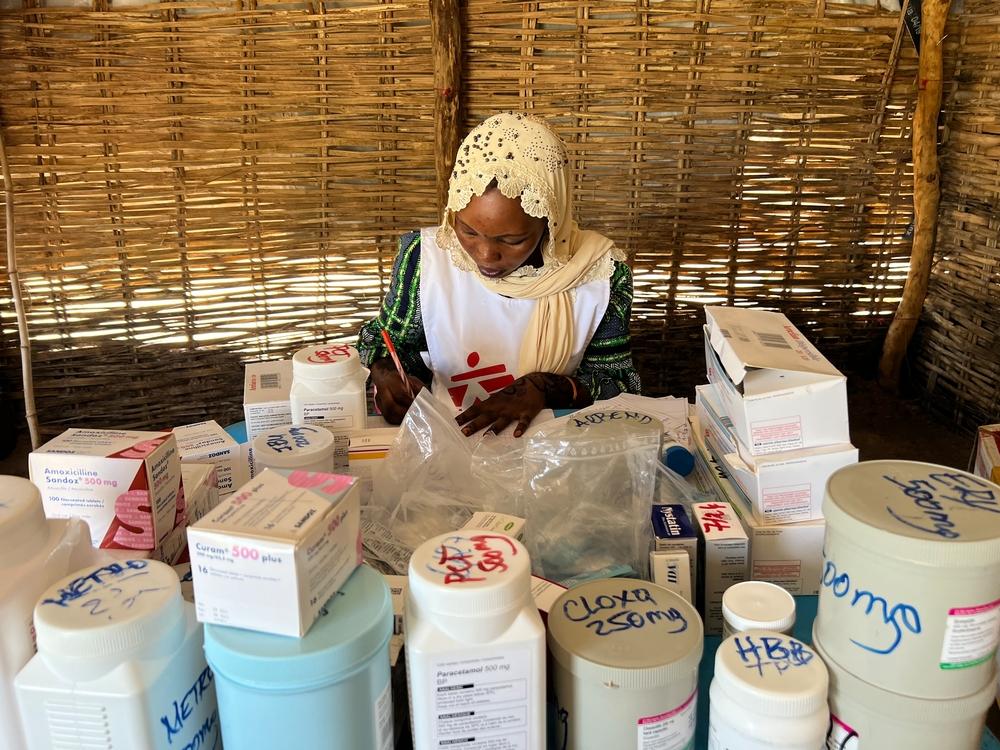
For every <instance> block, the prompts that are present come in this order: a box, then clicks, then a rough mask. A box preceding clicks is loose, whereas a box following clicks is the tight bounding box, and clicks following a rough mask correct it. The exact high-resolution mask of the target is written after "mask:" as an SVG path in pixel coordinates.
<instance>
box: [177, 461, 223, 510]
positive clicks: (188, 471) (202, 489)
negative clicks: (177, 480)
mask: <svg viewBox="0 0 1000 750" xmlns="http://www.w3.org/2000/svg"><path fill="white" fill-rule="evenodd" d="M181 478H182V479H183V484H184V516H185V520H186V525H188V526H191V525H192V524H195V523H198V521H200V520H201V519H202V518H204V517H205V516H207V515H208V514H209V513H211V512H212V511H213V510H214V509H215V506H217V505H218V504H219V488H218V484H217V483H218V470H217V469H216V467H215V465H214V464H194V463H185V464H181Z"/></svg>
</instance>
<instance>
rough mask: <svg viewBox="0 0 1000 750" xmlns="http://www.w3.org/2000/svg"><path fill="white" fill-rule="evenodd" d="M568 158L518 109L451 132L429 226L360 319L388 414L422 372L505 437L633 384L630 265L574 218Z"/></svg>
mask: <svg viewBox="0 0 1000 750" xmlns="http://www.w3.org/2000/svg"><path fill="white" fill-rule="evenodd" d="M568 164H569V159H568V157H567V153H566V147H565V144H563V142H562V141H561V140H560V139H559V137H558V136H557V135H556V134H555V133H553V132H552V131H551V130H549V128H548V127H547V126H546V125H545V124H544V123H542V122H541V121H539V120H537V119H535V118H533V117H530V116H528V115H524V114H515V113H504V114H499V115H494V116H493V117H491V118H489V119H488V120H486V121H485V122H483V123H482V124H481V125H479V126H478V127H476V128H475V129H474V130H473V131H472V132H471V133H469V135H468V136H467V137H466V138H465V140H464V141H463V142H462V145H461V146H460V147H459V152H458V156H457V158H456V161H455V169H454V170H453V171H452V173H451V180H450V183H449V189H448V205H447V208H446V209H445V212H444V219H443V221H442V222H441V225H440V226H439V227H434V228H430V229H424V230H422V231H420V232H414V233H412V234H409V235H406V236H405V237H403V238H402V240H401V241H400V245H399V255H398V257H397V258H396V262H395V264H394V267H393V272H392V279H391V281H390V285H389V290H388V292H387V294H386V297H385V300H384V302H383V304H382V310H381V312H380V314H379V316H378V317H377V318H375V319H374V320H371V321H369V322H368V323H366V324H365V325H364V326H363V327H362V329H361V334H360V339H359V346H358V348H359V351H360V352H361V357H362V359H363V360H364V362H365V364H366V365H367V366H369V367H370V368H371V371H372V380H373V382H374V384H375V388H376V404H377V405H378V407H379V409H380V410H381V412H382V414H383V416H385V418H386V419H387V420H388V421H389V422H392V423H393V424H398V423H399V422H400V421H402V419H403V416H404V415H405V413H406V410H407V409H408V408H409V406H410V404H411V403H412V401H413V396H411V395H410V394H411V393H412V394H414V395H415V394H416V393H417V391H419V390H420V388H421V387H425V386H426V384H430V385H431V388H432V390H433V392H434V393H435V394H436V395H438V396H440V397H442V398H445V399H447V400H449V401H451V402H452V403H453V404H454V405H455V407H456V408H457V409H458V410H459V411H460V412H461V413H460V414H459V415H458V417H457V421H458V423H459V424H460V425H464V427H463V432H464V433H465V434H466V435H471V434H473V433H475V432H478V431H479V430H482V429H484V428H489V429H490V430H492V431H494V432H501V431H502V430H504V429H505V428H507V427H508V426H509V425H510V424H511V423H514V422H516V423H517V424H516V428H515V430H514V435H515V437H519V436H521V435H522V434H524V431H525V430H526V429H527V427H528V425H529V424H530V422H531V420H532V419H534V417H535V416H536V415H537V414H538V413H539V412H540V411H541V410H542V409H544V408H546V407H548V408H580V407H583V406H587V405H589V404H591V403H592V402H593V401H594V400H595V399H604V398H611V397H613V396H615V395H617V394H619V393H621V392H623V391H627V392H630V393H638V392H639V377H638V374H637V373H636V371H635V368H634V366H633V364H632V353H631V348H630V343H629V333H628V321H629V316H630V314H631V308H632V275H631V272H630V271H629V268H628V266H627V265H625V263H624V262H623V259H624V257H623V255H622V253H621V252H620V251H619V250H617V249H616V248H615V247H614V243H612V241H611V240H609V239H608V238H607V237H604V236H603V235H600V234H598V233H597V232H591V231H585V230H581V229H580V228H579V227H578V226H577V224H576V222H575V221H574V220H573V211H572V209H573V206H572V199H571V190H572V186H571V182H570V173H569V168H568V166H567V165H568ZM383 330H385V331H387V332H388V333H389V335H390V337H391V339H392V341H393V343H394V345H395V347H396V350H397V352H398V354H399V357H400V360H401V362H402V364H403V367H404V369H405V370H406V372H407V377H408V379H409V383H408V385H409V388H407V384H404V383H403V381H402V379H401V378H400V376H399V374H398V372H397V370H396V368H395V366H394V365H393V362H392V360H391V359H389V357H388V356H387V355H388V352H387V350H386V347H385V344H384V343H383V339H382V331H383Z"/></svg>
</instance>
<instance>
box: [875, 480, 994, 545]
mask: <svg viewBox="0 0 1000 750" xmlns="http://www.w3.org/2000/svg"><path fill="white" fill-rule="evenodd" d="M883 479H885V480H886V481H887V482H890V483H892V484H894V485H896V486H897V487H899V488H900V489H901V490H902V492H903V494H904V495H906V497H908V498H909V499H910V500H911V501H912V502H913V505H914V510H915V511H916V512H917V515H915V516H911V515H910V514H900V513H898V512H897V511H896V509H894V508H892V507H890V506H888V505H887V506H886V511H887V512H888V513H889V515H890V516H892V517H893V518H895V519H896V520H897V521H899V522H900V523H902V524H903V525H905V526H907V527H909V528H911V529H916V530H917V531H921V532H923V533H925V534H928V535H929V536H939V537H941V538H943V539H958V538H959V537H961V535H962V534H961V532H960V531H959V530H958V528H957V525H956V524H955V521H954V520H952V518H951V516H950V515H949V511H954V510H957V508H955V507H954V505H959V506H962V507H963V508H968V509H971V510H974V511H986V512H987V513H1000V498H998V497H997V494H996V488H995V487H994V486H993V485H992V484H991V483H990V482H987V481H986V480H983V479H979V478H978V477H974V476H972V475H971V474H963V473H959V472H950V471H942V472H935V473H933V474H928V475H927V477H926V478H924V479H903V480H900V479H897V478H895V477H891V476H889V475H884V476H883Z"/></svg>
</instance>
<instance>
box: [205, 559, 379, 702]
mask: <svg viewBox="0 0 1000 750" xmlns="http://www.w3.org/2000/svg"><path fill="white" fill-rule="evenodd" d="M392 623H393V615H392V595H391V593H390V592H389V586H388V584H387V583H386V582H385V578H384V577H383V576H382V574H381V573H378V572H377V571H375V570H373V569H372V568H370V567H368V566H367V565H361V566H360V567H359V568H358V569H357V570H356V571H354V573H353V574H352V575H351V577H350V578H349V579H348V581H347V583H346V584H344V587H343V588H342V589H341V590H340V591H339V592H337V593H336V594H334V595H333V596H332V597H330V600H329V601H328V602H327V603H326V604H325V605H324V607H323V609H322V610H320V616H319V618H318V619H317V620H316V622H315V623H314V624H313V626H312V628H310V629H309V632H308V633H306V635H305V636H304V637H302V638H289V637H287V636H282V635H270V634H268V633H256V632H254V631H251V630H241V629H239V628H229V627H224V626H222V625H206V626H205V655H206V657H207V658H208V663H209V666H211V667H212V670H213V671H215V672H218V673H219V674H221V675H223V676H224V677H226V678H228V679H230V680H232V681H233V682H237V683H239V684H242V685H245V686H247V687H251V688H256V689H259V690H286V689H290V688H304V687H312V686H316V685H321V684H329V683H332V682H336V681H337V679H338V677H339V676H340V675H343V674H344V673H347V672H351V671H353V670H354V669H357V668H358V667H360V666H362V665H363V664H364V663H365V662H366V661H368V660H369V659H370V658H372V656H374V654H375V653H376V652H377V651H378V650H379V649H380V648H387V647H388V642H389V637H390V636H391V635H392Z"/></svg>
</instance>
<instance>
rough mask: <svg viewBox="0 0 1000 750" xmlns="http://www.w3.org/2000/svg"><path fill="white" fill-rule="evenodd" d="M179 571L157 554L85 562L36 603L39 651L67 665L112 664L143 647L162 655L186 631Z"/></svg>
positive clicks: (87, 666) (103, 668)
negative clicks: (89, 565)
mask: <svg viewBox="0 0 1000 750" xmlns="http://www.w3.org/2000/svg"><path fill="white" fill-rule="evenodd" d="M183 616H184V609H183V599H182V598H181V584H180V580H179V579H178V578H177V574H176V573H174V571H173V570H172V569H171V568H170V566H169V565H165V564H163V563H161V562H157V561H156V560H123V561H121V562H113V563H109V564H107V565H102V566H99V567H94V568H84V569H83V570H79V571H77V572H76V573H74V574H72V575H70V576H67V577H66V578H63V579H62V580H61V581H59V582H58V583H55V584H53V585H52V586H50V587H49V588H48V589H47V590H46V591H45V593H44V594H42V596H41V598H40V599H39V602H38V604H37V605H36V606H35V631H36V633H37V637H38V652H39V653H40V654H43V655H44V656H45V657H46V658H47V659H49V660H50V661H52V660H54V661H55V662H56V663H58V664H59V665H61V666H63V667H65V668H66V669H70V670H71V669H73V668H74V667H79V668H82V669H86V670H87V671H90V669H93V668H98V669H100V670H106V669H111V668H114V667H115V666H117V665H118V664H120V663H121V662H122V661H124V660H125V659H128V658H129V657H132V656H136V655H138V654H140V653H141V652H143V651H146V652H147V653H153V654H155V655H157V656H161V655H162V653H163V648H164V647H165V646H166V647H168V648H169V647H170V646H173V645H175V644H179V643H180V642H181V640H182V639H183V637H184V627H183Z"/></svg>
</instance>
